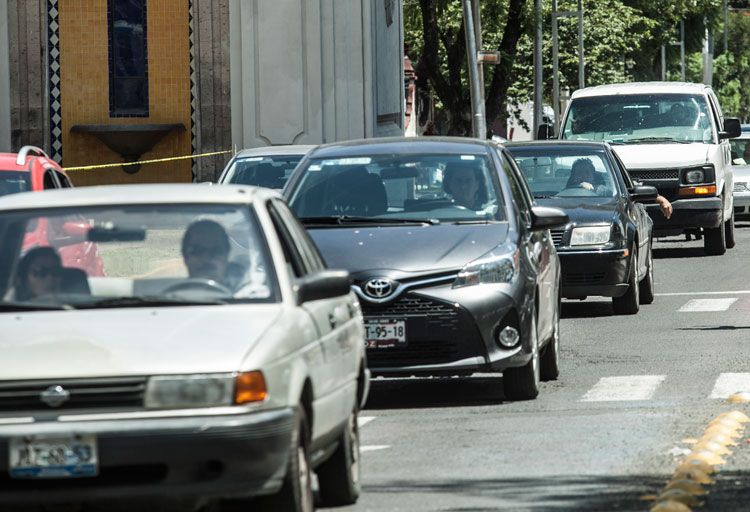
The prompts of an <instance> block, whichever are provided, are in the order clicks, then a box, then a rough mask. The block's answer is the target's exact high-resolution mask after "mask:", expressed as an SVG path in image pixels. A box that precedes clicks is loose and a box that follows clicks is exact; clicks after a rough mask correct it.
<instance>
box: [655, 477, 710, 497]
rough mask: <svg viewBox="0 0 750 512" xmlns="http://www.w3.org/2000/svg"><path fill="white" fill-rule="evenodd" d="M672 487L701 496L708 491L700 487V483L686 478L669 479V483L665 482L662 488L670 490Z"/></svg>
mask: <svg viewBox="0 0 750 512" xmlns="http://www.w3.org/2000/svg"><path fill="white" fill-rule="evenodd" d="M672 489H678V490H680V491H684V492H686V493H688V494H692V495H693V496H703V495H705V494H708V491H707V490H705V489H704V488H703V487H701V484H699V483H698V482H695V481H693V480H690V479H688V478H680V479H679V480H670V481H669V483H667V486H666V487H664V490H665V491H671V490H672Z"/></svg>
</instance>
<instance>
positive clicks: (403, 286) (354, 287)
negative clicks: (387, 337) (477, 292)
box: [351, 272, 458, 304]
mask: <svg viewBox="0 0 750 512" xmlns="http://www.w3.org/2000/svg"><path fill="white" fill-rule="evenodd" d="M456 277H458V272H456V274H455V275H449V276H443V277H433V278H431V279H423V280H421V281H412V282H410V283H406V284H404V283H401V282H398V281H396V280H392V281H393V282H394V283H398V286H397V287H396V289H395V290H394V292H393V293H392V294H390V295H389V296H387V297H384V298H382V299H376V298H374V297H370V296H369V295H367V294H366V293H365V292H363V291H362V289H361V288H360V287H359V285H356V284H353V285H351V289H352V291H354V293H356V294H357V295H358V296H359V297H360V298H361V299H364V300H366V301H367V302H371V303H373V304H382V303H384V302H389V301H392V300H394V299H396V298H398V296H399V295H401V294H402V293H404V292H405V291H407V290H411V289H412V288H418V287H421V286H424V285H430V284H442V283H449V282H453V281H455V280H456Z"/></svg>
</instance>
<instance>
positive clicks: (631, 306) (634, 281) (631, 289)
mask: <svg viewBox="0 0 750 512" xmlns="http://www.w3.org/2000/svg"><path fill="white" fill-rule="evenodd" d="M639 296H640V287H639V286H638V244H637V243H633V250H632V251H631V253H630V276H629V277H628V291H626V292H625V295H623V296H622V297H613V298H612V309H613V310H614V312H615V314H616V315H634V314H636V313H638V309H639V303H640V297H639Z"/></svg>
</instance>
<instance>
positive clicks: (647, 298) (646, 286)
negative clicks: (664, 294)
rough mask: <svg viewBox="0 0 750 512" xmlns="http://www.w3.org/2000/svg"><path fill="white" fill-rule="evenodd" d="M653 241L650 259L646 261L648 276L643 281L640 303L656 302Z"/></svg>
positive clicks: (649, 245) (649, 246) (649, 247)
mask: <svg viewBox="0 0 750 512" xmlns="http://www.w3.org/2000/svg"><path fill="white" fill-rule="evenodd" d="M651 244H653V240H651V242H649V244H648V257H647V259H646V276H645V277H644V278H643V279H641V283H640V285H638V287H639V288H640V289H639V290H638V291H639V292H640V303H641V304H651V303H652V302H654V256H653V250H654V249H653V247H652V246H651Z"/></svg>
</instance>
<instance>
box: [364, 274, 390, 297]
mask: <svg viewBox="0 0 750 512" xmlns="http://www.w3.org/2000/svg"><path fill="white" fill-rule="evenodd" d="M395 288H396V287H395V286H394V283H393V281H391V280H390V279H388V278H387V277H376V278H375V279H370V280H369V281H367V283H365V293H366V294H367V295H369V296H370V297H374V298H376V299H382V298H383V297H388V296H389V295H390V294H392V293H393V292H394V290H395Z"/></svg>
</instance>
